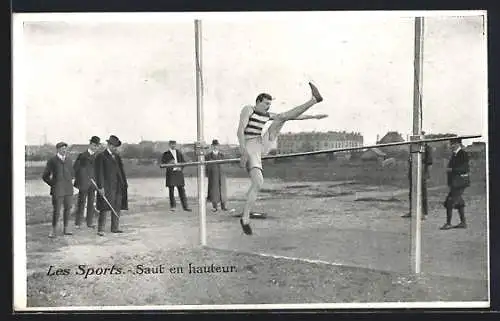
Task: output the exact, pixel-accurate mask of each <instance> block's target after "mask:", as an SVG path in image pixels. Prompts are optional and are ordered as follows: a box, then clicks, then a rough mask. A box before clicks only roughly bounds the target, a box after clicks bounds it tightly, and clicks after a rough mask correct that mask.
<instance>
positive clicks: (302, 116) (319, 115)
mask: <svg viewBox="0 0 500 321" xmlns="http://www.w3.org/2000/svg"><path fill="white" fill-rule="evenodd" d="M270 116H271V120H275V119H283V118H284V115H283V114H271V115H270ZM326 117H328V115H326V114H318V115H299V116H297V117H295V118H292V119H289V120H307V119H323V118H326Z"/></svg>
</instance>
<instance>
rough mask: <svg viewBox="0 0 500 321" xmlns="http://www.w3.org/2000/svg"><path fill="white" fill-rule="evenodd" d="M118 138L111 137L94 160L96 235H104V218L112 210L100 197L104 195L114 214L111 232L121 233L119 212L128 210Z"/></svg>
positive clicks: (125, 180)
mask: <svg viewBox="0 0 500 321" xmlns="http://www.w3.org/2000/svg"><path fill="white" fill-rule="evenodd" d="M121 144H122V143H121V141H120V140H119V139H118V137H116V136H114V135H111V136H110V137H109V139H108V140H107V148H106V150H104V151H103V152H101V153H99V154H97V156H96V159H95V178H96V184H97V187H98V192H99V193H98V195H97V204H96V205H97V210H98V211H99V221H98V230H97V233H98V234H99V235H100V236H103V235H104V227H105V225H106V217H107V215H108V213H109V212H110V211H111V212H112V210H111V208H110V207H109V205H108V203H107V202H106V200H105V199H104V197H103V196H102V195H104V196H105V197H106V199H107V201H108V202H109V203H110V205H111V206H112V207H113V209H114V211H115V212H116V214H115V213H111V232H112V233H122V232H123V231H122V230H120V211H121V210H128V194H127V188H128V183H127V177H126V175H125V170H124V169H123V162H122V159H121V157H120V155H119V153H118V147H120V146H121Z"/></svg>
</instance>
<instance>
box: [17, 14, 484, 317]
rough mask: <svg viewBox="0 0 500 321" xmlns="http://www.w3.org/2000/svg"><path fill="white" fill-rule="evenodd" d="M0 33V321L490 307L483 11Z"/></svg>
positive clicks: (161, 18)
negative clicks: (9, 295) (3, 316)
mask: <svg viewBox="0 0 500 321" xmlns="http://www.w3.org/2000/svg"><path fill="white" fill-rule="evenodd" d="M12 17H13V18H12V19H13V38H12V39H13V134H14V140H13V153H14V158H13V166H14V168H13V175H14V186H13V191H14V196H13V197H14V198H13V201H14V203H13V204H14V215H13V217H14V222H13V237H14V239H13V242H14V253H13V255H14V257H13V259H14V294H13V299H14V309H15V310H16V311H58V310H60V311H69V310H99V311H103V310H200V309H203V310H210V309H212V310H225V309H245V310H253V309H256V310H259V309H281V310H283V309H290V310H293V309H318V308H327V309H364V308H370V309H379V308H380V309H387V308H389V309H391V308H394V309H397V308H471V309H473V308H488V307H489V306H490V288H489V281H490V270H489V262H490V261H489V230H488V222H489V210H488V208H489V207H488V205H489V193H488V183H489V177H488V173H489V172H488V157H487V155H488V64H487V61H488V57H487V56H488V54H487V28H486V26H487V13H486V11H412V12H410V11H408V12H407V11H359V12H355V11H351V12H349V11H338V12H337V11H321V12H320V11H316V12H315V11H311V12H305V11H304V12H225V13H220V12H205V13H194V12H193V13H185V12H184V13H180V12H179V13H159V12H156V13H15V14H13V16H12ZM23 159H24V169H23V168H21V164H22V163H23Z"/></svg>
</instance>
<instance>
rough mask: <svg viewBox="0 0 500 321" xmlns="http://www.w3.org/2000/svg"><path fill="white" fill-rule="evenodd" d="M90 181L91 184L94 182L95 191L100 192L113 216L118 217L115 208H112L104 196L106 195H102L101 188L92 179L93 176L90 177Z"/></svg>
mask: <svg viewBox="0 0 500 321" xmlns="http://www.w3.org/2000/svg"><path fill="white" fill-rule="evenodd" d="M90 181H91V182H92V184H94V186H95V188H96V190H97V192H98V193H99V194H101V196H102V198H103V199H104V201H105V202H106V204H108V206H109V208H110V209H111V211H112V212H113V214H115V216H116V217H117V218H120V216H119V215H118V214H117V213H116V211H115V209H114V208H113V206H111V203H110V202H109V201H108V199H107V198H106V196H105V195H104V193H102V192H101V190H100V189H99V187H98V186H97V184H96V182H95V181H94V179H93V178H91V179H90Z"/></svg>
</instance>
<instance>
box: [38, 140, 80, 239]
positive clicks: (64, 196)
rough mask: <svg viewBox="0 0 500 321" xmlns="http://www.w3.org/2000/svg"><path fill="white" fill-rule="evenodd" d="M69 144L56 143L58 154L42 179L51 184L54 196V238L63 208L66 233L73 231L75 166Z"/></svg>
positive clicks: (51, 161) (51, 159) (50, 162)
mask: <svg viewBox="0 0 500 321" xmlns="http://www.w3.org/2000/svg"><path fill="white" fill-rule="evenodd" d="M67 148H68V144H66V143H65V142H60V143H57V144H56V149H57V154H56V155H55V156H54V157H52V158H50V159H49V160H48V161H47V164H46V166H45V170H44V171H43V174H42V179H43V181H44V182H45V183H47V185H49V186H50V195H51V196H52V206H53V207H54V211H53V213H52V231H51V232H50V234H49V237H50V238H53V237H55V236H56V234H57V223H58V221H59V215H60V213H61V209H62V208H64V210H63V224H64V235H71V234H73V233H71V232H70V230H69V226H68V225H69V216H70V211H71V206H72V203H73V200H72V198H73V177H74V172H73V167H72V166H71V165H72V162H71V159H70V158H69V157H68V156H67Z"/></svg>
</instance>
